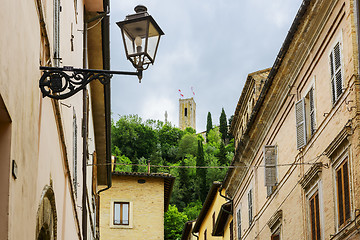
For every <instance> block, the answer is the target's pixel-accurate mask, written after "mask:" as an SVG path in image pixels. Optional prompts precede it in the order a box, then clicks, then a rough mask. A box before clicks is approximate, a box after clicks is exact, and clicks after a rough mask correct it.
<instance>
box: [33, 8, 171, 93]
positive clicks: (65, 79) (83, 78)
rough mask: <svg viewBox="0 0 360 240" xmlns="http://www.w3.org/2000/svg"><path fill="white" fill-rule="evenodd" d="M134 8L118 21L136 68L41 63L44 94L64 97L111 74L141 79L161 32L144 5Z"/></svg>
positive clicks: (41, 82)
mask: <svg viewBox="0 0 360 240" xmlns="http://www.w3.org/2000/svg"><path fill="white" fill-rule="evenodd" d="M135 12H136V13H135V14H131V15H128V16H126V18H125V20H124V21H121V22H118V23H117V25H118V26H119V27H120V29H121V33H122V36H123V42H124V47H125V52H126V57H127V59H128V60H130V62H131V63H132V65H133V66H134V67H135V68H136V72H126V71H111V70H97V69H81V68H74V67H72V66H64V67H43V66H41V67H40V70H44V72H43V75H42V76H41V78H40V81H39V87H40V89H41V92H42V94H43V97H50V98H53V99H66V98H68V97H71V96H73V95H74V94H75V93H77V92H79V91H80V90H82V89H85V88H86V85H87V84H88V83H90V82H91V81H93V80H99V81H100V82H101V83H102V84H104V85H105V84H108V83H110V79H111V78H112V75H113V74H117V75H136V76H138V78H139V82H141V79H142V71H143V70H146V69H147V68H148V67H149V65H150V64H154V60H155V56H156V51H157V49H158V45H159V41H160V36H161V35H164V32H163V31H162V30H161V28H160V27H159V25H158V24H157V23H156V22H155V20H154V19H153V18H152V17H151V16H150V15H149V14H148V13H147V8H146V7H145V6H142V5H138V6H136V7H135Z"/></svg>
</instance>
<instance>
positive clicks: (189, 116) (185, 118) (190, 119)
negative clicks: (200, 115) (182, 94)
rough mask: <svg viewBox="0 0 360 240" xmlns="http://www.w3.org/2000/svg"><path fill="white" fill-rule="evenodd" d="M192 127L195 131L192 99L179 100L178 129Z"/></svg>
mask: <svg viewBox="0 0 360 240" xmlns="http://www.w3.org/2000/svg"><path fill="white" fill-rule="evenodd" d="M187 127H192V128H193V129H195V130H196V103H195V101H194V98H187V99H179V128H180V129H181V130H185V128H187Z"/></svg>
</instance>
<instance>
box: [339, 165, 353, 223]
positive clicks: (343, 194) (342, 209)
mask: <svg viewBox="0 0 360 240" xmlns="http://www.w3.org/2000/svg"><path fill="white" fill-rule="evenodd" d="M336 187H337V206H338V223H339V226H340V227H341V226H343V225H344V224H345V223H346V222H347V221H348V220H349V219H350V186H349V167H348V161H344V162H343V163H342V164H341V165H340V167H339V168H338V169H337V170H336Z"/></svg>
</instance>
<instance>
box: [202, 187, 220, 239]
mask: <svg viewBox="0 0 360 240" xmlns="http://www.w3.org/2000/svg"><path fill="white" fill-rule="evenodd" d="M224 192H225V190H223V194H224ZM224 203H226V200H225V198H223V197H221V196H220V194H219V192H218V191H217V194H216V196H215V199H214V201H213V202H212V204H211V207H210V208H209V211H208V212H207V214H206V216H205V218H204V220H203V222H202V224H201V226H200V229H199V240H202V239H205V238H204V232H205V230H207V239H209V240H211V239H222V237H215V236H212V235H211V233H212V231H213V218H212V216H213V213H214V212H215V221H216V219H217V217H218V215H219V211H220V208H221V206H222V205H223V204H224Z"/></svg>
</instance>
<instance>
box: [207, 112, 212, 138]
mask: <svg viewBox="0 0 360 240" xmlns="http://www.w3.org/2000/svg"><path fill="white" fill-rule="evenodd" d="M211 129H213V125H212V119H211V113H210V112H208V115H207V122H206V142H208V140H207V139H208V134H209V132H210V130H211Z"/></svg>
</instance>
